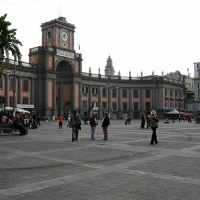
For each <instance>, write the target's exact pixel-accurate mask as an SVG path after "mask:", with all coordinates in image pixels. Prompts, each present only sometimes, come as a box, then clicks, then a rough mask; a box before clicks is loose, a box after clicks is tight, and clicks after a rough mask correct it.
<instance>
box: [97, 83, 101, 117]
mask: <svg viewBox="0 0 200 200" xmlns="http://www.w3.org/2000/svg"><path fill="white" fill-rule="evenodd" d="M98 107H99V109H98V117H99V119H100V118H101V117H102V116H101V113H100V111H101V110H102V89H101V86H100V85H99V86H98Z"/></svg>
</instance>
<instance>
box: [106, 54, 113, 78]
mask: <svg viewBox="0 0 200 200" xmlns="http://www.w3.org/2000/svg"><path fill="white" fill-rule="evenodd" d="M104 71H105V75H108V76H114V75H115V70H114V67H113V64H112V59H111V57H110V55H109V57H108V59H107V65H106V67H105V70H104Z"/></svg>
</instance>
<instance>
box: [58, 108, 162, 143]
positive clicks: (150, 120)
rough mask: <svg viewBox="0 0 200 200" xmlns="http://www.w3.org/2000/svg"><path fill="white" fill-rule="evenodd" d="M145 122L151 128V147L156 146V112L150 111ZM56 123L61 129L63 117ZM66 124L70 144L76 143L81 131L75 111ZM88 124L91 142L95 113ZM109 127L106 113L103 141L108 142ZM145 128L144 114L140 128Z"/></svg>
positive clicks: (103, 123) (93, 138)
mask: <svg viewBox="0 0 200 200" xmlns="http://www.w3.org/2000/svg"><path fill="white" fill-rule="evenodd" d="M146 120H147V124H148V125H147V128H148V127H151V129H152V131H153V132H152V137H151V142H150V144H151V145H154V144H157V143H158V140H157V135H156V129H157V128H158V122H159V119H158V116H157V115H156V111H155V110H152V111H151V113H150V115H148V116H146ZM58 121H59V129H62V124H63V117H62V115H60V116H59V117H58ZM68 122H69V124H68V125H67V127H70V128H72V142H74V141H78V135H79V130H81V118H80V115H79V114H78V113H77V111H76V110H75V111H74V112H73V114H70V115H69V116H68ZM89 123H90V127H91V140H95V129H96V127H97V126H98V120H97V116H96V113H95V112H93V113H92V116H91V117H90V118H89ZM109 125H110V119H109V116H108V113H107V112H105V113H104V118H103V120H102V125H101V126H102V128H103V134H104V137H103V140H108V126H109ZM144 126H145V116H144V114H142V115H141V126H140V127H141V128H144Z"/></svg>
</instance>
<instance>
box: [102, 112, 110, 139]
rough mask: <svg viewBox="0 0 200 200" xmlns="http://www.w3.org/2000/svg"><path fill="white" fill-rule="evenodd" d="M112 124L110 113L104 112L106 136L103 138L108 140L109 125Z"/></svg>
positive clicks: (103, 124) (104, 131)
mask: <svg viewBox="0 0 200 200" xmlns="http://www.w3.org/2000/svg"><path fill="white" fill-rule="evenodd" d="M109 125H110V119H109V117H108V113H107V112H105V113H104V118H103V121H102V127H103V133H104V138H103V140H108V126H109Z"/></svg>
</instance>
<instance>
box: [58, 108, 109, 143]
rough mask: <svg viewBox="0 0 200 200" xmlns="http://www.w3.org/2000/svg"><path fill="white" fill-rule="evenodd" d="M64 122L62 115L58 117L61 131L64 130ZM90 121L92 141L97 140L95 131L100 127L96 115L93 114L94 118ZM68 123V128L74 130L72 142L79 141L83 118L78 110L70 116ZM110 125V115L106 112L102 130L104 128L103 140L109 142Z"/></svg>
mask: <svg viewBox="0 0 200 200" xmlns="http://www.w3.org/2000/svg"><path fill="white" fill-rule="evenodd" d="M63 120H64V118H63V117H62V115H60V116H59V117H58V122H59V129H62V125H63ZM88 120H89V124H90V127H91V140H95V129H96V127H97V126H98V120H97V116H96V113H95V112H93V113H92V116H91V117H90V118H89V119H88ZM84 122H85V121H84ZM68 123H69V124H68V125H67V127H69V128H72V142H74V141H78V134H79V130H81V118H80V115H79V114H78V113H77V111H76V110H74V112H73V113H71V114H70V115H69V116H68ZM109 125H110V119H109V117H108V113H107V112H105V113H104V118H103V120H102V128H103V133H104V137H103V140H108V126H109Z"/></svg>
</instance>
